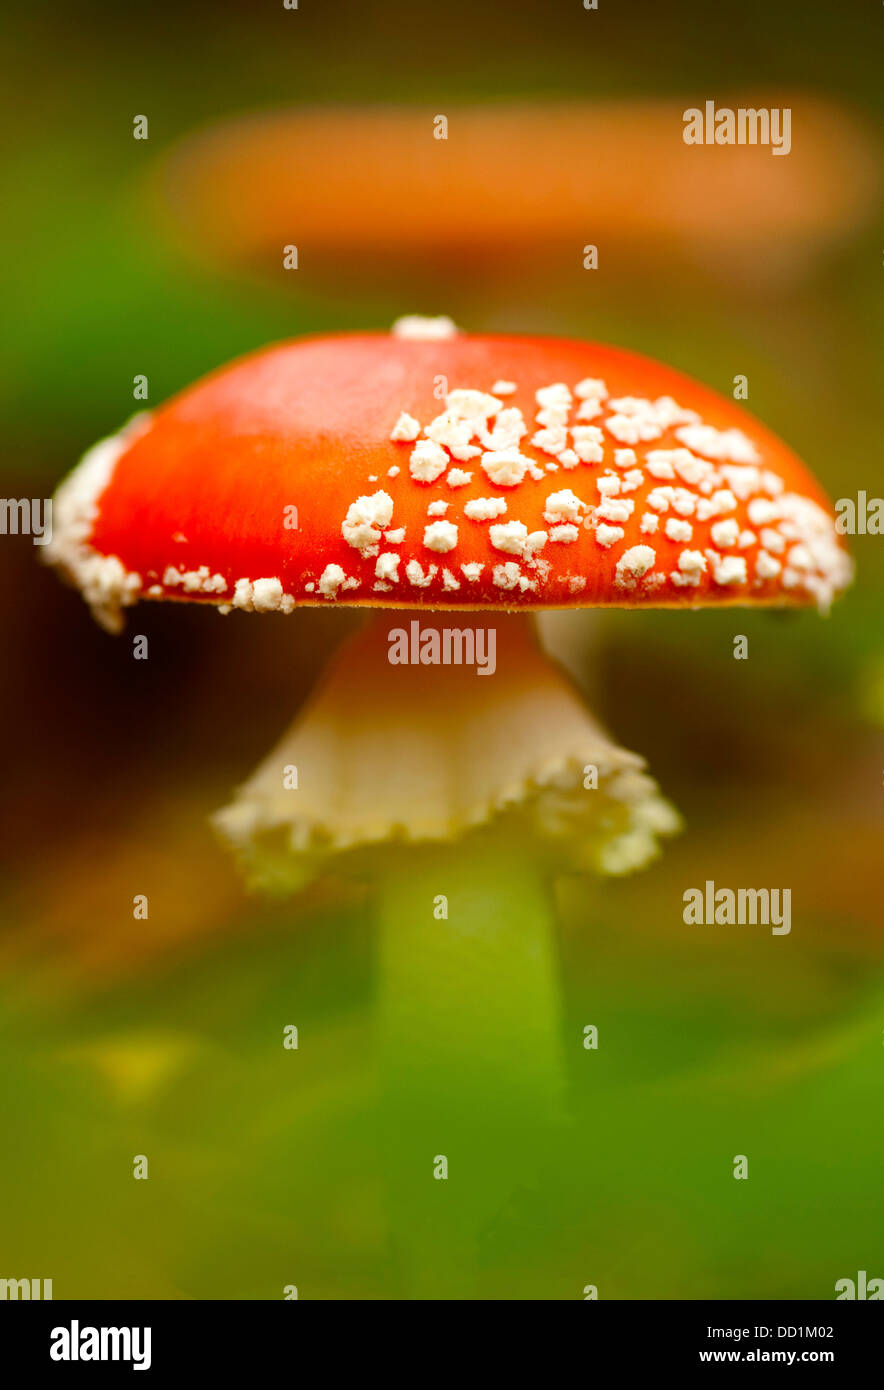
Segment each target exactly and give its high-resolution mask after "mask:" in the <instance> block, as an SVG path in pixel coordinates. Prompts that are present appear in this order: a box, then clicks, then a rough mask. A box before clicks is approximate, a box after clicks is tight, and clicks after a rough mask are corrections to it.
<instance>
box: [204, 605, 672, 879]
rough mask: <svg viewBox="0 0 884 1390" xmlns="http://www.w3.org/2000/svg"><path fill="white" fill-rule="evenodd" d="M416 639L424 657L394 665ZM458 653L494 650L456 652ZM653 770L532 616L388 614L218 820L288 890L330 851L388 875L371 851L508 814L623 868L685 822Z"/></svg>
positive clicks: (348, 649) (334, 667)
mask: <svg viewBox="0 0 884 1390" xmlns="http://www.w3.org/2000/svg"><path fill="white" fill-rule="evenodd" d="M446 633H455V634H459V640H456V639H450V640H448V639H446V637H445V634H446ZM397 634H399V635H400V636H399V637H398V638H397ZM402 634H404V638H405V641H406V648H407V650H406V651H405V654H406V655H407V656H414V657H416V660H415V661H414V662H411V661H407V662H406V664H398V663H397V662H394V661H391V660H390V657H391V655H397V656H401V655H403V647H402V636H401V635H402ZM433 638H438V641H433V640H431V639H433ZM394 649H395V650H394ZM457 652H460V653H461V656H463V655H464V654H466V655H470V653H472V656H473V657H474V658H477V657H478V658H479V660H475V659H474V660H472V661H471V662H464V661H461V662H460V663H459V664H458V663H457V662H456V661H455V660H449V661H447V662H446V660H445V657H446V654H448V656H449V657H454V656H455V655H456V653H457ZM492 654H493V656H492ZM434 657H436V658H438V659H439V662H440V664H435V661H434V659H433V658H434ZM422 658H423V659H422ZM482 661H484V663H485V668H486V669H487V670H488V672H489V674H486V675H481V674H479V672H480V670H481V669H482ZM492 668H493V669H492ZM643 767H644V763H643V760H642V759H641V758H640V757H639V756H638V755H637V754H635V753H628V752H626V751H625V750H624V749H622V748H619V747H618V746H617V744H615V743H614V742H613V741H612V740H611V738H610V737H609V736H608V735H607V734H606V733H605V732H604V731H603V729H602V728H601V727H600V726H599V724H598V723H597V722H596V721H595V720H594V719H593V717H592V715H591V714H590V713H589V711H588V710H587V708H586V706H585V704H584V703H583V700H582V699H581V697H580V695H579V694H578V692H577V691H576V689H575V688H574V686H573V685H572V684H571V682H570V681H569V680H568V679H567V678H566V677H565V676H564V675H563V673H562V672H561V671H560V670H559V669H558V667H557V666H555V664H554V663H553V662H552V661H550V659H549V658H548V657H547V656H546V655H545V653H544V652H543V651H542V650H541V648H540V646H539V645H538V643H537V640H536V635H535V627H534V623H533V621H532V620H531V619H530V618H529V617H527V616H525V615H519V616H516V615H502V616H498V615H494V614H490V613H482V614H477V613H465V614H459V613H458V614H454V613H422V614H419V615H413V614H412V613H411V612H404V613H402V612H399V611H396V610H393V611H390V610H385V611H384V613H383V615H382V616H379V617H375V618H372V619H370V620H369V622H368V623H367V624H366V626H365V627H364V628H363V629H361V630H360V631H359V632H358V633H357V634H356V635H355V636H354V637H352V638H350V639H349V641H347V642H345V643H344V645H343V646H342V647H341V648H340V649H339V650H338V652H337V653H336V654H335V656H334V658H333V659H332V661H331V663H330V664H329V666H328V668H327V669H326V671H325V673H324V674H323V676H322V678H321V681H320V683H319V686H318V687H317V689H316V691H315V692H314V694H313V696H312V697H311V699H310V700H309V701H308V703H307V705H306V706H305V708H304V710H303V711H302V712H301V713H300V714H299V715H298V717H297V719H296V720H295V722H294V723H293V724H292V726H291V727H290V729H289V730H288V732H287V733H286V734H284V735H283V737H282V739H281V740H280V742H279V743H278V744H277V746H276V747H275V748H274V749H273V751H272V752H271V753H270V754H269V755H268V757H267V758H265V760H264V761H263V763H261V765H260V766H259V767H258V768H257V769H256V771H255V772H254V773H253V774H252V776H251V777H250V778H249V780H248V781H247V782H246V783H245V785H244V786H243V787H241V788H240V789H239V791H238V792H237V794H236V797H235V799H234V800H233V802H232V803H231V804H230V805H229V806H227V807H225V808H224V810H223V811H221V812H219V813H218V815H217V817H216V824H217V826H218V828H219V830H220V831H221V833H222V834H223V835H224V837H225V838H226V839H227V840H228V841H229V843H230V844H231V845H232V846H233V847H234V849H236V850H237V851H238V853H239V854H240V856H241V858H242V860H243V863H244V867H245V869H246V872H247V874H248V876H249V877H250V879H251V881H252V882H253V883H254V885H255V886H256V887H259V888H264V889H269V890H277V891H281V892H291V891H294V890H295V889H297V888H298V887H299V886H300V885H301V883H303V881H304V878H305V877H310V876H312V875H313V874H314V873H315V872H316V871H317V870H318V869H319V868H321V867H322V865H323V862H324V861H327V860H328V858H329V856H332V855H340V854H342V853H343V852H344V851H353V852H358V854H359V859H360V861H361V864H362V866H363V867H366V866H367V867H368V869H369V872H373V869H372V863H373V860H372V858H371V857H370V856H369V855H368V850H369V849H370V848H371V847H379V846H381V845H383V844H385V843H387V842H411V843H418V842H423V841H442V842H444V841H453V840H457V839H459V838H460V837H462V836H464V835H465V834H466V833H467V832H468V831H470V830H472V829H475V828H476V827H478V826H481V825H484V824H487V823H489V822H491V821H493V820H495V819H496V818H497V817H499V816H503V815H506V816H513V817H520V818H525V817H527V818H528V819H529V820H530V822H531V825H532V828H533V830H534V831H535V832H536V834H537V836H538V837H539V840H540V841H542V842H543V844H544V845H545V847H546V849H547V851H548V852H550V853H554V855H555V858H556V859H557V860H559V861H560V862H561V861H563V860H567V862H568V863H569V864H572V865H574V866H576V867H583V868H587V869H589V868H595V869H597V870H600V871H601V872H604V873H623V872H628V871H630V870H632V869H635V868H640V867H642V866H643V865H644V864H645V863H647V862H648V860H649V859H651V858H652V857H653V856H654V854H655V853H656V850H657V843H656V841H657V836H658V835H659V834H665V833H671V831H673V830H674V829H675V828H676V826H677V818H676V817H675V816H674V813H673V812H672V810H671V808H670V807H668V805H667V804H666V803H665V802H664V801H663V800H662V798H661V797H660V794H659V792H658V790H657V787H656V784H655V783H654V782H653V781H652V780H651V778H649V777H648V776H647V775H646V774H645V773H644V771H643Z"/></svg>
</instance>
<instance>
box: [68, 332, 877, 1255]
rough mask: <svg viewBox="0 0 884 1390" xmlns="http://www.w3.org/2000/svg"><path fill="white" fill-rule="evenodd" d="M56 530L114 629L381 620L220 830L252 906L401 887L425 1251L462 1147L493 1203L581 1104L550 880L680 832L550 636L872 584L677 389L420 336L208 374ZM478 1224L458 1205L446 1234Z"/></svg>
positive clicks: (350, 337) (402, 1169) (405, 1178)
mask: <svg viewBox="0 0 884 1390" xmlns="http://www.w3.org/2000/svg"><path fill="white" fill-rule="evenodd" d="M54 517H55V527H54V535H53V539H52V543H51V545H50V546H48V547H46V553H47V555H48V559H49V560H50V561H51V562H53V563H54V564H56V565H57V566H58V567H59V568H60V569H61V570H62V571H63V572H64V573H65V575H66V576H67V577H68V578H69V579H71V580H72V581H73V582H74V583H75V584H77V585H78V586H79V587H80V589H81V590H82V592H83V594H84V596H85V598H86V599H87V601H88V602H89V604H90V605H91V607H92V610H93V612H94V613H95V616H96V617H97V618H98V620H99V621H100V622H101V623H103V624H104V626H106V627H107V628H109V629H110V630H111V631H118V630H119V628H120V626H121V622H122V616H123V612H124V610H125V609H126V608H127V607H129V606H131V605H133V604H134V603H136V602H138V601H139V600H141V599H170V600H173V601H179V602H182V601H184V602H195V603H202V604H206V605H215V606H217V607H219V608H220V609H221V611H222V612H230V611H231V610H234V609H241V610H243V611H249V612H259V613H261V612H263V613H267V612H284V613H287V612H291V611H293V610H294V609H295V608H298V607H302V606H304V605H313V606H329V605H331V606H334V605H342V604H344V605H357V606H361V607H364V608H366V609H371V610H374V611H373V612H372V613H370V614H369V615H368V621H367V623H366V624H365V626H364V627H363V628H362V629H361V630H360V631H358V632H357V634H356V635H355V636H354V637H353V638H351V639H350V640H348V641H347V642H346V643H345V644H344V646H343V647H342V648H341V649H340V650H339V652H338V654H337V656H336V657H335V658H334V659H333V661H332V663H331V665H330V667H329V669H328V670H327V671H326V672H325V673H324V675H323V676H322V678H321V680H320V682H319V684H318V687H317V689H316V691H315V693H314V695H313V697H312V698H311V699H310V701H309V702H308V704H307V706H306V708H305V709H304V710H303V711H301V713H300V714H299V715H298V717H297V718H296V720H295V722H294V724H293V725H292V727H291V729H290V730H289V731H288V732H287V733H285V734H284V735H283V738H282V740H281V741H280V742H279V743H278V744H277V745H276V747H275V748H274V749H273V751H272V752H271V753H270V754H269V755H268V756H267V758H266V759H265V760H264V762H263V763H262V764H261V766H260V767H259V768H258V769H257V771H255V772H254V773H253V775H252V776H251V777H250V778H249V780H248V781H247V782H246V783H245V785H244V786H243V787H242V788H241V789H240V790H239V791H238V793H237V794H236V796H235V797H234V799H233V801H232V802H231V804H230V805H229V806H227V807H226V808H225V809H224V810H222V811H221V812H219V813H218V815H217V818H216V819H217V826H218V828H219V830H220V832H221V834H222V835H223V836H224V838H225V839H226V840H227V841H228V843H229V844H230V845H231V846H233V847H234V849H235V850H236V852H237V854H238V855H239V857H240V859H241V861H242V863H243V865H244V868H245V870H246V872H247V874H248V876H249V879H250V881H251V882H252V883H253V884H254V885H255V886H258V887H264V888H267V889H270V890H274V891H279V892H283V893H291V892H294V891H296V890H297V889H298V888H299V887H300V886H301V885H302V884H303V883H304V882H305V881H306V880H307V879H308V878H309V877H310V876H312V875H314V874H316V873H318V872H320V871H322V870H323V869H327V868H328V867H330V866H332V865H333V866H335V867H336V869H337V870H339V871H340V872H344V871H348V872H354V873H357V874H361V875H364V876H368V877H370V878H371V880H372V882H373V884H374V891H375V898H376V904H377V913H378V923H379V952H380V961H381V969H380V978H379V992H380V996H381V1003H380V1014H381V1037H382V1050H383V1055H384V1058H385V1067H386V1074H387V1079H388V1086H389V1088H390V1091H391V1093H392V1094H395V1096H396V1097H397V1098H398V1102H399V1104H400V1107H401V1104H405V1105H407V1107H408V1109H407V1113H408V1115H409V1126H408V1132H407V1135H402V1134H400V1135H399V1136H398V1139H395V1138H393V1137H391V1138H390V1142H391V1145H392V1148H393V1149H394V1150H395V1151H396V1152H395V1153H394V1155H393V1157H392V1159H391V1165H392V1168H393V1169H395V1171H396V1172H397V1174H398V1179H399V1193H400V1199H401V1203H402V1207H403V1210H405V1212H406V1213H407V1219H403V1221H402V1223H401V1224H402V1227H403V1229H405V1228H411V1229H413V1227H414V1222H415V1221H416V1220H418V1217H417V1216H416V1215H415V1214H416V1213H421V1212H422V1213H423V1216H422V1217H421V1218H420V1219H424V1218H426V1210H425V1202H426V1174H425V1172H424V1169H423V1168H420V1175H421V1176H420V1181H419V1180H418V1177H417V1176H416V1173H417V1169H418V1168H419V1167H420V1165H422V1164H426V1163H429V1162H430V1160H431V1158H438V1157H440V1156H444V1154H443V1155H440V1154H438V1153H437V1152H436V1148H438V1149H442V1150H445V1148H446V1146H449V1145H450V1146H452V1147H453V1148H455V1149H457V1151H458V1153H461V1154H462V1153H463V1151H464V1150H470V1145H471V1144H473V1149H472V1150H471V1153H472V1160H471V1161H472V1162H473V1164H474V1166H475V1167H476V1168H481V1166H482V1164H483V1163H485V1164H486V1167H487V1171H486V1179H487V1183H488V1184H490V1185H492V1186H493V1185H494V1183H495V1182H499V1180H500V1179H499V1166H500V1164H499V1161H500V1154H501V1152H502V1150H501V1148H500V1145H501V1144H502V1145H503V1146H504V1149H505V1146H506V1143H507V1142H508V1141H510V1140H512V1139H513V1136H514V1135H515V1134H516V1133H517V1132H518V1133H519V1134H520V1135H522V1130H521V1129H520V1128H519V1127H520V1126H524V1125H525V1124H526V1123H527V1122H528V1121H530V1125H531V1127H539V1129H540V1130H544V1119H545V1120H546V1121H547V1122H549V1123H550V1124H551V1123H553V1122H554V1119H555V1116H556V1115H557V1114H558V1113H560V1092H561V1086H562V1061H561V1057H560V1053H559V1036H558V1029H559V1002H558V991H557V987H556V983H555V958H554V949H553V938H552V927H553V914H552V910H551V906H550V902H549V896H548V882H549V879H550V877H551V875H552V874H554V873H555V872H556V871H557V870H559V869H562V868H567V869H571V870H573V869H578V870H584V871H594V872H596V873H598V874H622V873H626V872H629V871H631V870H633V869H637V868H640V867H642V866H643V865H644V864H646V863H647V862H648V861H649V860H650V859H651V858H652V857H653V855H654V854H655V852H656V850H657V842H658V839H659V837H660V836H663V835H667V834H670V833H672V832H673V831H674V830H675V829H676V828H677V826H678V819H677V816H676V814H675V812H674V811H673V810H672V808H671V807H670V806H669V805H668V803H667V802H666V801H665V800H664V799H663V798H662V796H661V794H660V792H659V791H658V789H657V787H656V784H655V783H654V782H653V781H652V780H651V778H650V777H649V776H648V775H647V773H646V772H645V770H644V765H643V762H642V760H641V758H640V757H638V756H637V755H636V754H634V753H630V752H626V751H624V750H623V749H621V748H619V747H618V745H617V744H616V743H615V742H614V741H613V740H612V739H611V738H610V736H609V735H608V734H607V733H606V732H605V731H604V730H603V729H602V728H601V727H600V725H599V724H598V723H597V722H596V720H595V719H594V718H593V717H592V715H591V714H590V713H589V711H588V709H587V708H586V707H585V705H584V703H583V701H582V699H581V698H580V696H579V695H578V693H577V692H576V690H575V688H574V687H573V685H572V684H571V683H570V682H569V681H568V679H567V678H566V677H565V676H564V675H563V674H562V672H561V671H560V670H559V669H558V668H557V667H556V666H555V665H554V664H553V663H552V662H551V661H550V660H549V659H548V657H547V656H546V655H545V654H544V652H543V651H542V650H541V648H540V646H539V644H538V642H537V641H536V638H535V634H534V630H533V619H532V614H533V613H535V612H537V611H539V610H543V609H545V608H556V607H559V608H583V607H592V606H614V607H622V608H636V607H675V608H697V607H701V606H717V605H722V604H753V605H754V604H768V605H783V604H786V605H808V604H816V605H817V606H818V607H819V608H820V609H822V610H826V609H827V608H828V606H829V604H830V603H831V601H832V599H833V598H834V597H835V596H836V595H837V594H838V593H839V592H840V591H841V590H842V589H843V588H844V587H845V586H846V585H847V583H848V582H849V580H850V575H851V565H850V560H849V558H848V556H847V554H846V551H845V549H844V548H843V544H842V541H841V538H840V537H839V535H838V533H837V531H836V528H835V519H834V514H833V510H832V507H831V504H830V503H829V502H828V500H827V499H826V497H825V495H824V494H823V492H822V491H821V489H820V488H819V487H818V485H817V484H816V482H815V481H814V479H813V478H812V476H811V475H810V473H809V472H808V470H807V469H806V467H805V466H804V465H803V464H802V463H801V462H800V461H799V460H798V458H797V457H796V456H795V455H794V454H793V453H791V452H790V451H789V449H788V448H787V447H786V446H785V445H784V444H782V443H781V442H780V441H779V440H777V439H776V438H775V437H774V436H773V435H772V434H771V433H770V432H769V431H768V430H766V429H765V428H764V427H763V426H762V425H761V424H759V423H758V422H757V421H755V420H754V419H753V418H752V417H750V416H749V415H747V414H746V412H744V411H743V410H742V409H741V408H740V407H739V406H737V405H736V404H735V403H734V402H733V401H731V400H728V399H724V398H722V397H720V396H718V395H716V394H715V393H713V392H712V391H710V390H709V389H707V388H706V387H705V386H702V385H700V384H699V383H697V382H695V381H692V380H691V379H689V378H687V377H685V376H683V375H681V374H679V373H678V372H676V371H673V370H672V369H671V368H669V367H666V366H663V365H661V364H659V363H656V362H652V361H649V360H647V359H644V358H642V357H638V356H636V355H634V354H632V353H629V352H625V351H622V350H620V349H616V348H610V347H602V346H598V345H595V344H590V343H585V342H579V341H569V340H560V339H551V338H536V337H518V336H503V335H487V336H480V335H469V334H464V333H460V332H459V331H458V330H457V329H456V328H455V327H454V325H453V324H452V323H451V322H450V320H447V319H433V320H425V319H419V318H408V319H404V320H400V321H399V323H398V324H397V325H396V326H394V332H393V333H392V334H391V335H381V334H343V335H339V336H331V337H317V338H313V339H305V340H301V341H295V342H289V343H283V344H280V345H277V346H274V347H270V348H267V349H265V350H263V351H260V352H257V353H255V354H253V355H252V356H250V357H247V358H245V359H244V360H242V361H239V362H237V363H234V364H233V365H231V366H228V367H226V368H223V369H222V370H220V371H218V372H216V373H214V374H213V375H211V376H209V377H208V378H206V379H205V380H203V381H200V382H198V383H197V384H196V385H194V386H192V387H191V388H189V389H188V390H186V391H184V392H183V393H182V394H181V395H180V396H178V397H177V398H175V399H174V400H172V401H171V402H170V403H168V404H167V405H165V406H164V407H162V408H161V409H160V410H158V411H157V412H156V414H154V415H152V416H148V415H143V416H140V417H137V418H136V419H135V420H133V421H132V422H130V424H129V425H128V426H127V427H126V428H125V429H124V430H123V431H122V433H120V434H119V435H117V436H115V437H114V438H112V439H109V440H105V441H103V442H102V443H100V444H99V445H97V446H96V447H95V448H94V449H93V450H91V451H90V452H89V453H88V454H87V455H86V457H85V458H84V459H83V461H82V462H81V463H80V465H79V466H78V467H77V469H76V470H75V471H74V472H73V473H72V474H71V476H70V477H69V478H68V479H67V480H66V481H65V482H64V483H63V484H62V485H61V487H60V488H59V490H58V493H57V495H56V499H55V511H54ZM453 1076H456V1077H457V1078H458V1088H457V1093H456V1095H453V1094H451V1085H452V1077H453ZM446 1085H447V1086H448V1088H449V1094H448V1097H447V1100H446V1099H445V1088H446ZM467 1095H468V1096H469V1097H470V1100H467V1099H465V1096H467ZM397 1113H399V1114H400V1116H401V1113H402V1111H401V1108H400V1110H399V1111H398V1112H397ZM443 1117H444V1119H443ZM480 1117H481V1118H480ZM526 1117H527V1119H526ZM483 1126H484V1128H483ZM477 1128H478V1130H480V1131H481V1132H482V1133H483V1134H484V1135H485V1139H486V1140H487V1143H484V1144H480V1145H479V1146H478V1151H477V1149H476V1145H475V1136H476V1132H477ZM394 1133H395V1130H394V1128H393V1127H390V1128H389V1129H388V1135H390V1136H393V1135H394ZM522 1137H523V1135H522ZM434 1145H435V1146H436V1147H435V1148H434V1147H433V1146H434ZM495 1174H497V1175H498V1176H497V1177H495ZM480 1186H481V1184H480ZM422 1203H423V1204H424V1205H423V1206H422ZM480 1205H481V1204H480ZM475 1206H476V1204H475V1203H474V1204H473V1206H472V1207H470V1202H469V1201H467V1207H468V1208H470V1211H471V1212H472V1215H463V1213H462V1217H463V1219H462V1220H460V1221H459V1222H458V1221H454V1220H452V1218H451V1208H450V1207H446V1209H445V1210H446V1216H445V1222H446V1229H447V1230H448V1236H449V1237H450V1238H451V1239H454V1238H455V1237H454V1233H455V1232H459V1233H460V1235H461V1236H462V1237H463V1240H464V1242H465V1243H466V1244H470V1242H471V1241H473V1240H474V1239H475V1232H476V1222H477V1220H478V1217H477V1216H476V1210H475ZM403 1239H404V1243H405V1245H406V1246H407V1245H408V1239H407V1238H403ZM455 1245H457V1242H456V1241H455ZM457 1249H458V1251H459V1253H458V1254H457V1257H456V1259H455V1257H454V1256H453V1257H452V1259H453V1260H454V1263H455V1264H457V1266H458V1268H460V1261H461V1256H462V1254H463V1252H462V1251H460V1247H459V1246H458V1247H457ZM406 1258H407V1252H406ZM464 1258H466V1257H465V1256H464ZM411 1265H412V1273H413V1274H414V1278H415V1279H416V1280H417V1281H418V1282H419V1281H420V1277H421V1275H420V1271H421V1269H422V1268H423V1269H425V1265H426V1261H424V1263H423V1265H422V1264H421V1261H420V1260H419V1259H418V1257H417V1256H414V1258H413V1259H412V1261H411ZM415 1271H417V1272H416V1273H415ZM457 1277H458V1276H457V1275H456V1274H455V1273H452V1280H453V1281H454V1282H456V1278H457Z"/></svg>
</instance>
